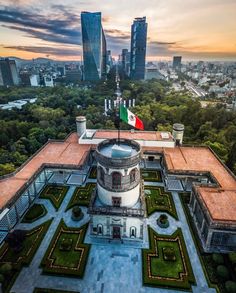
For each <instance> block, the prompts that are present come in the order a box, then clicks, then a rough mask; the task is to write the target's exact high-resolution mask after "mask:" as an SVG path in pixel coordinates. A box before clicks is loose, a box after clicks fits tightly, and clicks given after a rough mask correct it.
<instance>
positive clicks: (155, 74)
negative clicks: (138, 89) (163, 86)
mask: <svg viewBox="0 0 236 293" xmlns="http://www.w3.org/2000/svg"><path fill="white" fill-rule="evenodd" d="M153 78H155V79H163V80H165V76H164V75H163V74H161V73H160V71H159V70H158V68H157V66H156V65H155V64H150V65H149V66H146V69H145V80H148V79H153Z"/></svg>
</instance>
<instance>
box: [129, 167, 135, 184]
mask: <svg viewBox="0 0 236 293" xmlns="http://www.w3.org/2000/svg"><path fill="white" fill-rule="evenodd" d="M129 178H130V183H133V182H135V179H136V169H133V170H131V171H130V173H129Z"/></svg>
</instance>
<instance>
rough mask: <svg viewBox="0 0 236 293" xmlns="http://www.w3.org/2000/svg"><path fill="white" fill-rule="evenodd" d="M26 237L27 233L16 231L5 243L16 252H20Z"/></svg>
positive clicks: (9, 235) (11, 233)
mask: <svg viewBox="0 0 236 293" xmlns="http://www.w3.org/2000/svg"><path fill="white" fill-rule="evenodd" d="M25 237H26V231H24V230H14V231H13V232H10V233H9V234H8V235H7V237H6V239H5V241H6V243H8V245H9V246H10V247H11V248H12V249H13V250H14V251H15V252H19V251H21V249H22V248H23V242H24V240H25Z"/></svg>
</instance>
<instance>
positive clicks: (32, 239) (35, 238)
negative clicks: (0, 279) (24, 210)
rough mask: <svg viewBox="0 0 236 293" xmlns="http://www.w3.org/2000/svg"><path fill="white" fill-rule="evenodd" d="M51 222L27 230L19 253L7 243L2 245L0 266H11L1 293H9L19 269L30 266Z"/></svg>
mask: <svg viewBox="0 0 236 293" xmlns="http://www.w3.org/2000/svg"><path fill="white" fill-rule="evenodd" d="M51 221H52V220H49V221H47V222H45V223H43V224H41V225H39V226H37V227H36V228H34V229H32V230H28V231H27V234H26V238H25V240H24V242H23V248H22V250H21V251H19V252H15V251H13V250H12V249H11V248H10V247H9V245H8V244H7V243H5V242H4V243H3V245H2V246H1V248H0V266H1V265H2V264H4V263H7V262H9V263H11V264H12V266H13V269H12V271H11V273H10V274H9V275H8V276H6V277H5V281H4V283H3V292H9V290H10V288H11V287H12V285H13V283H14V281H15V279H16V277H17V276H18V274H19V273H20V270H21V268H22V267H23V266H28V265H29V264H30V262H31V260H32V259H33V257H34V255H35V253H36V251H37V249H38V247H39V245H40V243H41V242H42V240H43V238H44V236H45V234H46V232H47V230H48V228H49V226H50V224H51Z"/></svg>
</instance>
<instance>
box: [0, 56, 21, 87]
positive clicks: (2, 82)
mask: <svg viewBox="0 0 236 293" xmlns="http://www.w3.org/2000/svg"><path fill="white" fill-rule="evenodd" d="M18 84H19V76H18V72H17V68H16V62H15V60H10V59H8V58H3V59H0V86H14V85H18Z"/></svg>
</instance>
